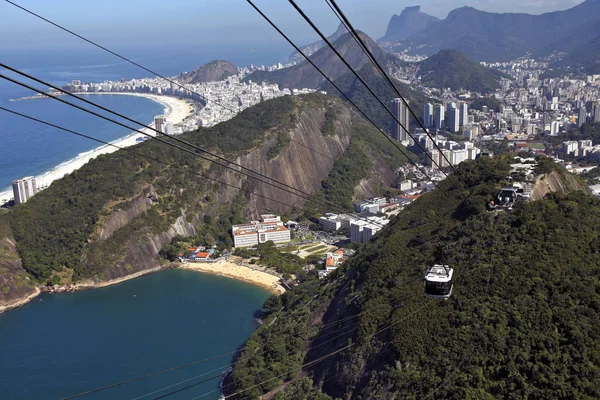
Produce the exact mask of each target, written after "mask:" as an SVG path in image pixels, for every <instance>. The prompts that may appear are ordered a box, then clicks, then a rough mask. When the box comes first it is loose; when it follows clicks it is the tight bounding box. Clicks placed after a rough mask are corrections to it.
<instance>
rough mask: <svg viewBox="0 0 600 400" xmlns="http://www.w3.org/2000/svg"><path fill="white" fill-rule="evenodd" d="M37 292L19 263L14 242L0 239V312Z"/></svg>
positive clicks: (23, 301) (15, 305) (22, 302)
mask: <svg viewBox="0 0 600 400" xmlns="http://www.w3.org/2000/svg"><path fill="white" fill-rule="evenodd" d="M39 292H40V291H39V290H38V289H37V288H36V287H35V285H34V284H33V282H32V281H31V278H30V277H29V276H28V274H27V273H26V272H25V270H24V269H23V266H22V265H21V259H20V258H19V253H18V252H17V248H16V246H15V243H14V242H13V241H12V240H11V239H9V238H6V237H5V238H2V239H0V312H3V311H5V310H7V309H10V308H13V307H18V306H19V305H21V304H24V303H26V302H28V301H29V300H30V299H31V298H32V297H35V296H37V295H38V294H39Z"/></svg>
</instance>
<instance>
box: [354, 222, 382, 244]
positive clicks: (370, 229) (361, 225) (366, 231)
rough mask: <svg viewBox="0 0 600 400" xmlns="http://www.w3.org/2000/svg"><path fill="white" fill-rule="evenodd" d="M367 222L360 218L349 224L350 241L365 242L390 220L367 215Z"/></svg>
mask: <svg viewBox="0 0 600 400" xmlns="http://www.w3.org/2000/svg"><path fill="white" fill-rule="evenodd" d="M367 219H368V221H369V222H367V221H364V220H360V221H356V222H353V223H352V224H350V241H351V242H352V243H367V242H368V241H369V240H370V239H371V238H372V237H373V236H374V235H375V234H376V233H377V232H379V231H380V230H381V228H382V226H383V225H387V224H388V223H389V222H390V221H389V220H388V219H385V218H381V217H369V218H367Z"/></svg>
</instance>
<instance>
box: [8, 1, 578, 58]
mask: <svg viewBox="0 0 600 400" xmlns="http://www.w3.org/2000/svg"><path fill="white" fill-rule="evenodd" d="M15 2H16V3H17V4H20V5H22V6H24V7H26V8H29V9H31V10H32V11H34V12H37V13H39V14H41V15H42V16H44V17H47V18H49V19H50V20H53V21H55V22H57V23H59V24H62V25H64V26H66V27H67V28H70V29H73V30H74V31H76V32H78V33H81V34H82V35H84V36H86V37H88V38H90V39H93V40H97V41H99V42H100V43H102V44H104V45H106V46H110V47H113V48H123V47H137V46H140V47H156V49H157V51H160V48H161V46H173V47H185V46H190V45H195V46H207V47H210V46H213V47H214V46H234V45H235V46H247V47H248V48H252V46H269V45H279V46H283V45H284V44H283V39H281V38H280V37H279V36H278V35H277V34H276V33H275V32H274V31H273V30H272V28H271V27H270V26H268V25H267V24H266V23H265V22H264V20H263V19H262V18H261V17H260V16H259V15H258V14H257V13H256V12H255V11H254V10H252V9H251V7H250V6H249V4H248V3H247V2H246V1H244V0H219V1H218V2H214V1H206V0H204V1H196V2H193V1H189V0H171V1H170V2H168V3H165V2H163V1H158V0H128V1H122V0H103V1H101V2H91V1H90V2H88V1H81V0H56V1H52V2H47V1H45V0H15ZM581 2H582V0H471V1H463V0H420V1H414V0H411V1H404V0H375V1H373V2H370V4H369V6H368V7H367V6H365V5H364V1H363V0H340V2H339V4H340V7H342V8H343V9H344V10H345V12H346V13H347V15H348V17H349V18H350V20H351V21H353V23H354V24H355V26H356V27H357V28H358V29H361V30H363V31H365V32H366V33H367V34H369V35H370V36H371V37H373V38H374V39H378V38H380V37H381V36H383V34H384V33H385V30H386V27H387V24H388V22H389V19H390V17H391V16H392V15H394V14H400V13H401V12H402V10H403V9H404V8H405V7H407V6H413V5H416V4H420V5H421V10H422V11H423V12H425V13H428V14H431V15H434V16H436V17H439V18H445V17H446V15H447V13H448V12H449V11H451V10H452V9H455V8H458V7H462V6H471V7H475V8H477V9H480V10H484V11H489V12H525V13H530V14H542V13H545V12H551V11H558V10H565V9H568V8H571V7H573V6H575V5H577V4H579V3H581ZM256 3H257V5H259V6H260V7H261V8H262V9H263V10H265V12H266V13H267V14H268V15H269V16H271V17H273V18H274V20H275V21H276V23H277V24H278V25H280V26H282V27H284V29H285V31H286V32H287V33H288V34H290V35H291V37H292V39H293V40H294V41H296V43H299V44H306V43H309V42H312V41H315V40H317V39H318V38H317V37H316V35H315V34H314V33H312V30H311V29H310V28H309V27H308V26H307V25H306V24H305V23H304V21H303V20H301V17H300V16H299V15H298V14H297V13H296V12H292V10H293V9H292V8H291V6H290V5H289V4H288V2H282V1H276V0H256ZM298 3H299V4H300V6H301V7H302V8H303V9H304V10H305V11H306V12H307V14H308V15H309V16H310V17H311V18H313V20H314V21H315V22H316V23H317V24H318V26H319V27H320V28H321V29H323V30H324V31H325V32H326V33H327V34H330V33H333V32H334V31H335V29H336V28H337V26H338V24H339V21H338V20H337V19H336V17H335V16H334V15H333V14H332V13H331V10H330V9H329V8H328V7H327V4H326V3H325V1H314V0H298ZM0 15H2V24H1V25H0V37H2V38H3V39H2V40H0V49H23V50H26V49H40V48H47V49H54V48H57V49H78V48H86V47H87V46H89V45H88V44H86V43H84V42H82V41H80V40H78V39H77V38H74V37H71V36H70V35H68V34H67V33H65V32H62V31H60V30H58V29H57V28H55V27H53V26H51V25H49V24H47V23H45V22H43V21H41V20H39V19H37V18H35V17H33V16H31V15H29V14H27V13H25V12H24V11H22V10H19V9H17V8H16V7H14V6H12V5H11V4H9V3H6V2H2V3H1V4H0ZM107 26H108V27H109V28H110V29H107Z"/></svg>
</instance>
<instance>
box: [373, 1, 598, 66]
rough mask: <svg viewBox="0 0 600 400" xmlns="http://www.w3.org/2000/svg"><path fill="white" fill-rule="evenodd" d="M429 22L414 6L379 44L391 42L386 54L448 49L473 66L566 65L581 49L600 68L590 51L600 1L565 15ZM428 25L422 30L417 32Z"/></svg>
mask: <svg viewBox="0 0 600 400" xmlns="http://www.w3.org/2000/svg"><path fill="white" fill-rule="evenodd" d="M427 17H430V16H428V15H427V14H424V13H421V12H420V11H416V9H415V8H414V7H411V8H408V9H406V10H404V12H403V13H402V14H401V15H400V16H394V17H392V19H391V20H390V24H389V26H388V32H387V33H386V36H384V37H383V38H381V39H380V40H381V41H382V42H384V41H385V42H390V41H392V43H391V44H390V43H388V49H390V50H393V51H395V52H402V51H406V52H407V53H408V54H421V55H432V54H435V53H436V52H438V51H440V50H442V49H447V48H448V49H454V50H458V51H460V52H462V53H464V54H466V55H467V56H468V57H469V58H472V59H474V60H477V61H507V60H512V59H516V58H518V57H522V56H525V55H528V54H530V55H534V56H547V55H549V54H551V53H553V52H554V51H563V52H566V53H568V54H569V57H567V58H566V60H572V61H571V63H577V62H578V60H579V59H580V58H581V57H580V56H582V55H583V54H582V52H584V53H585V52H586V51H585V49H587V54H585V57H584V58H586V59H587V62H588V63H591V64H590V65H591V66H594V65H597V66H598V63H597V61H598V60H600V52H598V51H597V47H595V46H594V45H595V44H597V43H598V42H600V32H599V31H598V29H597V28H598V23H600V0H586V1H584V2H583V3H581V4H579V5H577V6H575V7H572V8H570V9H568V10H565V11H556V12H550V13H546V14H542V15H529V14H515V13H503V14H500V13H490V12H485V11H480V10H477V9H475V8H472V7H462V8H458V9H455V10H453V11H451V12H450V13H449V14H448V16H447V17H446V18H445V19H444V20H441V21H432V20H431V19H428V18H427ZM431 18H433V17H431ZM427 21H429V22H427ZM427 23H428V26H427V27H426V28H424V29H423V30H422V31H419V30H418V29H417V28H422V27H423V26H424V24H427ZM400 25H402V26H400ZM407 27H414V28H415V31H416V32H415V33H414V34H412V35H411V36H409V37H403V36H405V34H407V33H410V30H409V29H408V28H407ZM397 32H399V33H397ZM588 46H591V49H590V48H589V47H588ZM590 50H593V51H590ZM598 67H600V66H598Z"/></svg>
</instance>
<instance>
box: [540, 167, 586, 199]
mask: <svg viewBox="0 0 600 400" xmlns="http://www.w3.org/2000/svg"><path fill="white" fill-rule="evenodd" d="M577 190H580V191H582V192H584V193H586V194H591V191H590V188H589V187H588V186H587V185H586V184H585V183H583V182H581V181H580V180H579V179H577V177H575V176H574V175H572V174H569V173H560V172H558V171H552V172H550V173H548V174H544V175H542V176H540V177H539V178H537V180H536V181H535V184H534V185H533V189H532V190H531V199H532V200H541V199H543V198H544V197H545V196H546V195H547V194H548V193H563V194H566V193H571V192H573V191H577Z"/></svg>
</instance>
